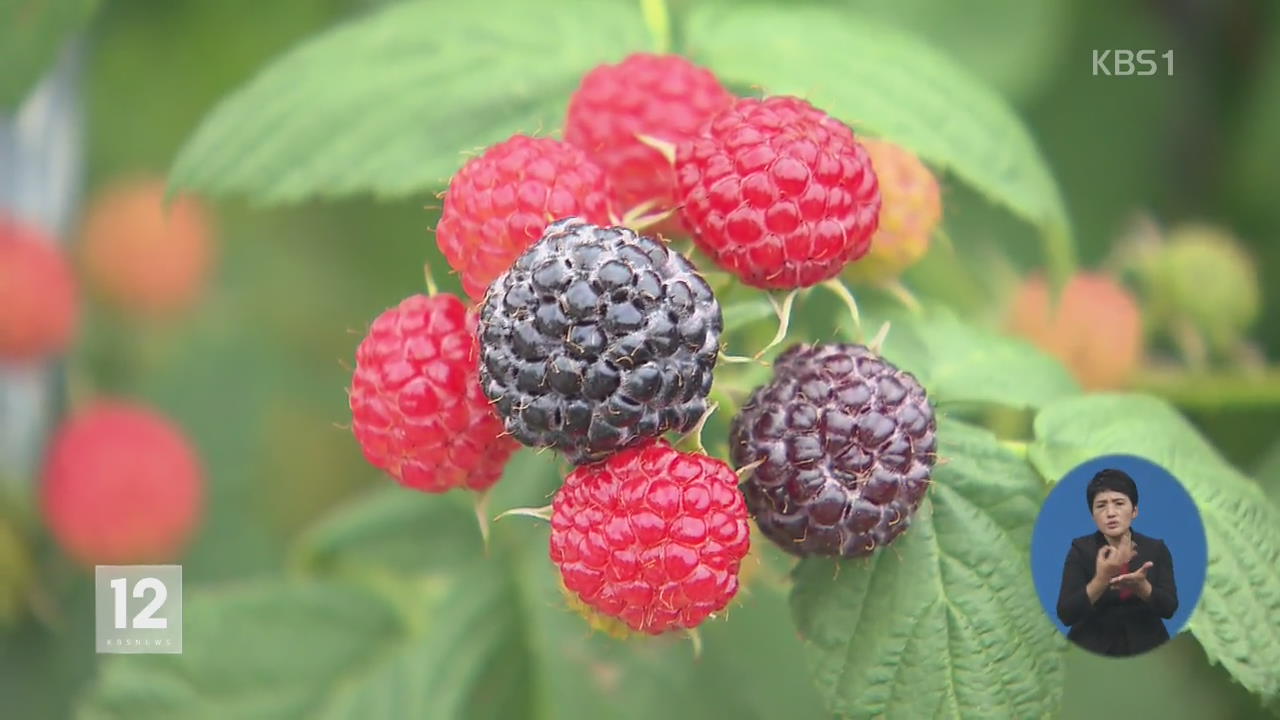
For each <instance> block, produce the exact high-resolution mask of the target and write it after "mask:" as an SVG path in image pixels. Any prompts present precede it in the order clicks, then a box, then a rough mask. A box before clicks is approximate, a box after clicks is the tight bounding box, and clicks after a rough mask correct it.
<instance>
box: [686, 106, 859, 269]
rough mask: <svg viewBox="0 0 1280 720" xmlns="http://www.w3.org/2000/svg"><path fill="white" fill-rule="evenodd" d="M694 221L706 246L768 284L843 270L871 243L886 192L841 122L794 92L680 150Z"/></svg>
mask: <svg viewBox="0 0 1280 720" xmlns="http://www.w3.org/2000/svg"><path fill="white" fill-rule="evenodd" d="M676 184H677V192H678V195H679V197H680V198H681V201H682V203H683V207H682V213H683V217H684V221H685V224H687V225H688V226H689V227H690V228H691V229H692V230H693V237H694V240H695V241H696V242H697V244H698V246H699V247H700V248H702V250H703V251H704V252H706V253H707V254H708V255H710V256H711V258H712V259H713V260H715V261H716V262H717V263H719V264H720V265H721V266H722V267H724V268H725V269H727V270H729V271H731V272H733V273H734V274H736V275H738V277H740V278H742V281H743V282H745V283H747V284H748V285H753V286H755V287H759V288H766V289H769V288H783V289H789V288H798V287H808V286H810V285H814V284H816V283H819V282H821V281H823V280H826V279H828V278H831V277H834V276H835V275H837V274H838V273H839V272H840V270H841V268H843V267H844V266H845V264H846V263H848V262H849V261H851V260H856V259H858V258H860V257H862V255H863V254H865V253H866V252H867V248H868V247H870V245H871V235H872V233H874V232H875V230H876V224H877V222H878V216H879V214H880V191H879V188H878V186H877V183H876V176H875V172H874V171H873V170H872V168H871V160H870V159H869V158H868V156H867V151H866V150H865V149H864V148H863V147H862V146H861V145H859V144H858V143H857V141H855V140H854V137H853V132H852V131H851V130H849V128H848V127H847V126H845V125H844V124H843V123H841V122H840V121H838V120H836V119H835V118H832V117H831V116H829V115H827V114H826V113H824V112H822V111H821V110H818V109H816V108H814V107H813V106H812V105H810V104H809V103H807V102H805V101H804V100H801V99H799V98H794V97H770V98H765V99H763V100H757V99H754V98H750V99H743V100H738V101H737V102H736V103H734V104H733V105H732V106H730V107H729V108H727V109H725V110H724V111H722V112H720V113H719V114H717V115H716V116H715V117H714V118H712V120H711V121H710V122H709V123H708V124H707V126H706V127H705V128H703V131H702V133H701V135H700V136H699V137H697V138H695V139H693V140H690V141H688V142H685V143H683V144H682V145H681V146H680V147H679V149H678V150H677V152H676Z"/></svg>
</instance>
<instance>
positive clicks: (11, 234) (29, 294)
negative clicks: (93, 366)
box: [0, 215, 79, 362]
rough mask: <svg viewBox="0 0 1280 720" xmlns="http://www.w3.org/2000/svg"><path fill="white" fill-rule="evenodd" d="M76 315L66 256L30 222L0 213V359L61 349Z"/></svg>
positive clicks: (30, 358)
mask: <svg viewBox="0 0 1280 720" xmlns="http://www.w3.org/2000/svg"><path fill="white" fill-rule="evenodd" d="M78 315H79V313H78V311H77V308H76V287H75V279H74V277H73V276H72V273H71V268H70V266H69V264H68V263H67V259H66V256H64V255H63V254H62V252H61V250H59V248H58V246H57V245H55V244H54V243H53V241H52V240H51V239H49V238H46V237H43V236H42V234H41V233H40V232H39V231H38V230H36V229H35V228H33V227H28V226H26V225H23V224H20V223H19V222H18V221H17V220H15V219H13V218H10V217H7V216H4V215H0V360H14V361H18V362H30V361H33V360H39V359H42V358H44V357H46V356H48V355H52V354H55V353H59V352H62V351H63V350H65V349H66V347H67V345H69V344H70V342H71V338H72V336H73V335H74V334H75V329H76V325H77V322H78Z"/></svg>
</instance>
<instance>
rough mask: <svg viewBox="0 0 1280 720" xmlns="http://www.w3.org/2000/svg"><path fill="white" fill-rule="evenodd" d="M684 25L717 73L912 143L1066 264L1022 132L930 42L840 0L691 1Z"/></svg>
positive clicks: (1045, 180)
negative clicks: (1037, 234) (832, 0)
mask: <svg viewBox="0 0 1280 720" xmlns="http://www.w3.org/2000/svg"><path fill="white" fill-rule="evenodd" d="M688 35H689V37H690V40H689V46H690V48H691V49H692V50H693V52H694V53H695V55H696V58H697V59H698V60H700V61H703V62H705V63H707V64H708V65H709V66H710V67H711V68H712V69H714V70H715V71H716V73H717V74H718V75H720V77H721V78H722V79H724V80H725V81H727V82H730V83H732V84H735V85H739V86H755V87H762V88H763V90H764V91H765V92H768V93H773V94H780V93H788V94H795V95H801V96H803V97H806V98H807V99H809V100H810V101H812V102H813V103H814V104H815V105H817V106H818V107H821V108H823V109H824V110H826V111H827V112H830V113H831V114H833V115H835V116H836V117H839V118H840V119H842V120H844V121H845V122H848V123H849V124H850V125H852V126H853V127H854V129H855V130H858V131H859V132H867V133H869V134H873V135H880V136H883V137H886V138H888V139H889V140H892V141H893V142H896V143H899V144H901V145H903V146H905V147H908V148H910V149H912V150H914V151H915V152H916V153H917V154H919V155H920V157H921V158H923V159H924V160H926V161H928V162H930V163H932V164H933V165H936V166H938V167H940V168H942V169H945V170H948V171H950V172H952V173H954V174H955V175H956V176H957V177H959V178H960V179H961V180H963V181H964V182H966V183H969V184H970V185H972V186H973V187H974V188H976V189H977V190H979V191H981V192H982V193H984V194H985V195H987V196H988V197H990V198H991V199H992V200H993V201H995V202H997V203H999V204H1001V205H1003V206H1004V207H1006V208H1008V209H1009V210H1011V211H1012V212H1013V213H1015V214H1016V215H1018V216H1019V217H1021V218H1022V219H1024V220H1026V221H1027V222H1030V223H1032V224H1033V225H1035V226H1037V227H1038V228H1040V229H1041V231H1042V234H1043V235H1044V238H1045V243H1046V251H1047V254H1048V261H1049V266H1050V267H1051V268H1052V269H1053V270H1054V272H1055V275H1059V276H1065V275H1066V274H1068V273H1069V271H1070V269H1071V267H1072V266H1073V265H1074V257H1073V256H1074V250H1073V247H1072V241H1071V234H1070V227H1069V223H1068V220H1067V215H1066V211H1065V209H1064V207H1063V202H1062V197H1061V195H1060V193H1059V190H1058V187H1057V184H1056V183H1055V182H1054V180H1053V177H1052V175H1051V174H1050V172H1049V169H1048V167H1047V165H1046V163H1045V159H1044V157H1043V156H1042V155H1041V153H1040V150H1039V149H1038V148H1037V147H1036V144H1035V142H1034V141H1033V140H1032V138H1031V135H1030V133H1029V132H1028V131H1027V129H1026V127H1025V126H1024V125H1023V123H1022V122H1021V121H1020V120H1019V119H1018V117H1017V116H1016V115H1015V114H1014V113H1013V111H1012V110H1011V109H1010V108H1009V107H1008V105H1007V104H1006V103H1005V102H1004V101H1003V100H1001V98H1000V97H999V96H998V95H996V94H995V93H993V92H992V91H991V90H989V89H988V88H986V87H984V86H983V85H982V84H980V83H979V82H978V81H977V80H975V79H974V78H973V77H971V76H970V75H969V74H967V73H966V72H964V71H963V70H961V69H959V67H958V66H957V65H956V64H955V63H954V62H953V61H951V60H950V59H948V58H946V57H945V56H943V55H942V54H940V53H938V52H937V51H935V50H934V49H933V48H931V47H930V46H928V45H926V44H924V43H922V42H920V41H919V40H917V39H915V38H914V37H912V36H910V35H908V34H906V33H904V32H903V31H901V30H899V29H895V28H892V27H888V26H885V25H882V24H880V23H877V22H873V21H868V20H866V19H859V18H858V17H857V16H856V15H854V14H852V13H849V12H847V11H844V10H842V9H838V8H831V7H810V6H790V5H788V6H785V7H784V6H772V5H754V4H745V3H743V4H733V5H731V6H725V5H719V4H711V5H698V6H695V7H694V8H693V9H692V11H691V12H690V17H689V30H688ZM779 58H786V62H779Z"/></svg>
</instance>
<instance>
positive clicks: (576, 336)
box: [480, 218, 723, 464]
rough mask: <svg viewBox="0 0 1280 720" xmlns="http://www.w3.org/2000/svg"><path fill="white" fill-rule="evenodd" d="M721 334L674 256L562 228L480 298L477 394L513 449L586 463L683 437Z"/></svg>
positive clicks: (654, 245)
mask: <svg viewBox="0 0 1280 720" xmlns="http://www.w3.org/2000/svg"><path fill="white" fill-rule="evenodd" d="M722 327H723V322H722V319H721V316H720V305H719V303H717V302H716V299H715V296H714V295H712V293H711V288H710V287H709V286H708V285H707V283H706V281H705V280H703V279H702V277H701V276H700V275H698V273H697V271H696V270H695V269H694V267H693V265H691V264H690V263H689V261H688V260H686V259H685V258H684V257H682V256H681V255H680V254H679V253H676V252H673V251H671V250H669V249H668V248H667V246H666V245H664V244H662V243H661V242H659V241H657V240H654V239H653V238H650V237H647V236H643V235H637V234H636V233H635V232H633V231H631V230H629V229H627V228H622V227H597V226H595V225H590V224H587V223H585V222H583V221H582V220H580V219H578V218H565V219H563V220H558V221H556V222H554V223H552V224H551V225H549V226H547V229H546V231H545V232H544V233H543V235H542V239H541V240H539V241H538V242H537V243H535V244H534V245H533V246H532V247H530V248H529V249H528V250H527V251H525V253H524V254H523V255H521V256H520V257H519V258H518V259H517V260H516V261H515V264H514V265H512V267H511V269H510V270H508V271H507V272H506V273H505V274H503V275H502V276H500V277H499V278H498V279H497V280H495V281H494V283H493V284H492V285H491V286H490V287H489V292H488V293H487V294H486V295H485V299H484V305H483V307H482V308H481V310H480V382H481V386H482V387H483V388H484V392H485V394H486V395H487V396H488V397H489V399H490V400H492V401H493V402H494V403H495V404H496V406H497V409H498V414H499V415H501V416H502V418H503V420H504V422H505V424H506V429H507V432H509V433H511V435H512V436H514V437H515V438H516V439H517V440H519V441H520V442H522V443H524V444H525V445H531V446H534V447H554V448H558V449H559V450H560V451H562V452H563V453H564V454H565V455H566V456H568V458H569V459H570V460H571V461H572V462H574V463H575V464H581V463H584V462H594V461H597V460H601V459H603V458H605V457H607V456H608V455H609V454H611V453H613V452H616V451H618V450H619V449H621V448H624V447H627V446H629V445H631V444H633V443H635V442H636V441H638V440H641V439H643V438H647V437H654V436H657V435H660V434H662V433H664V432H666V431H668V430H675V431H681V432H682V431H685V430H689V429H692V428H693V426H694V424H696V423H697V421H698V418H700V417H701V416H702V413H703V412H704V411H705V410H706V407H707V403H706V396H707V392H708V391H710V389H711V377H712V370H713V369H714V367H715V363H716V358H717V356H718V353H719V350H720V331H721V329H722Z"/></svg>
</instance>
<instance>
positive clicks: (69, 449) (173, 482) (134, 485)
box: [41, 401, 204, 566]
mask: <svg viewBox="0 0 1280 720" xmlns="http://www.w3.org/2000/svg"><path fill="white" fill-rule="evenodd" d="M203 488H204V479H203V474H202V471H201V468H200V461H199V459H198V458H197V456H196V452H195V450H194V449H193V448H192V446H191V444H190V442H189V441H188V440H187V438H186V437H185V436H184V435H183V433H182V431H181V429H179V428H178V427H177V426H176V425H174V423H173V422H172V421H170V420H169V419H168V418H165V417H163V416H161V415H159V414H157V413H156V412H154V411H152V410H150V409H148V408H145V407H142V406H139V405H134V404H131V403H127V402H122V401H102V402H98V403H96V404H94V405H92V406H90V407H88V408H86V409H84V410H81V411H79V412H77V413H75V414H74V415H72V416H71V417H70V418H69V419H68V420H67V421H66V422H64V423H63V425H62V426H61V427H60V428H59V429H58V431H57V432H56V433H55V435H54V437H53V440H52V442H51V444H50V447H49V452H48V456H47V457H46V460H45V466H44V476H43V483H42V486H41V493H42V508H43V511H44V519H45V523H46V524H47V525H48V527H49V530H50V532H51V533H52V534H53V536H54V538H55V539H57V541H58V544H59V545H61V546H62V548H63V550H65V551H66V553H67V554H68V555H70V556H71V557H72V558H74V559H75V560H77V561H78V562H80V563H82V564H84V565H87V566H93V565H131V564H147V563H156V562H165V561H171V560H175V559H177V557H178V555H179V554H180V552H181V550H182V548H183V547H184V546H185V545H186V543H187V540H188V539H189V538H190V537H191V535H192V532H193V531H194V530H195V527H196V525H197V523H198V521H199V517H200V513H201V509H202V506H203V492H204V490H203Z"/></svg>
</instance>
